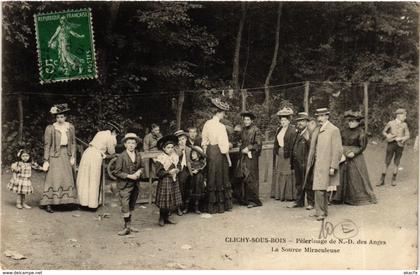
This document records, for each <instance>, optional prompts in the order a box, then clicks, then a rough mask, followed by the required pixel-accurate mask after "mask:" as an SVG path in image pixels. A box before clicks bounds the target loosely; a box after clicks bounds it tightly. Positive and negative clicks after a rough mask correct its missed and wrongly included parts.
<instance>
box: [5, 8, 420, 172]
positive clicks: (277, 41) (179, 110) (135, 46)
mask: <svg viewBox="0 0 420 275" xmlns="http://www.w3.org/2000/svg"><path fill="white" fill-rule="evenodd" d="M85 7H90V8H91V9H92V15H93V28H94V35H95V46H96V55H97V65H98V71H99V78H98V79H97V80H84V81H71V82H68V83H59V84H46V85H40V84H39V74H38V65H37V52H36V40H35V29H34V19H33V15H34V14H36V13H40V12H49V11H61V10H65V9H77V8H85ZM2 9H3V24H2V28H3V29H2V31H3V37H2V45H3V47H2V58H3V62H2V87H3V90H2V107H3V108H2V161H3V164H7V163H10V162H11V161H12V160H14V158H15V157H14V156H15V153H16V150H17V146H19V142H22V143H25V144H27V145H29V146H30V147H31V148H32V150H33V152H34V159H35V160H40V159H41V158H42V154H41V151H42V146H43V145H42V144H43V141H42V139H43V131H44V129H45V127H46V125H47V124H48V123H51V122H52V120H53V119H52V117H51V116H50V115H49V113H48V111H49V109H50V107H51V105H52V104H54V103H63V102H67V103H69V104H70V107H71V108H72V112H71V114H70V117H69V119H70V121H72V122H73V123H74V124H75V127H76V132H77V133H76V135H77V136H78V137H79V138H80V139H82V140H84V141H88V140H89V139H90V138H92V137H93V135H94V134H95V132H96V131H97V130H98V129H99V128H100V127H101V125H102V123H103V122H104V121H106V120H111V119H112V120H114V121H116V122H118V123H121V124H123V125H124V126H125V127H126V130H127V129H128V128H133V127H134V128H135V129H136V131H137V132H138V134H139V135H144V134H145V133H146V132H147V131H148V127H149V125H150V124H151V123H153V122H154V123H158V124H160V125H161V127H162V131H163V132H164V133H168V132H170V131H173V130H175V129H176V128H179V127H182V128H185V127H187V126H190V125H196V126H198V127H201V126H202V124H203V123H204V121H205V119H207V118H208V117H209V113H208V111H207V110H208V107H209V104H210V103H209V97H210V96H220V97H223V98H224V99H225V100H227V101H229V102H230V103H231V105H232V106H233V109H232V111H231V112H229V113H228V118H227V121H226V124H227V125H228V126H231V127H233V126H234V125H236V124H238V123H239V122H240V118H239V115H238V113H239V112H240V111H241V110H242V109H248V110H252V111H254V112H256V113H257V114H258V119H257V124H258V126H259V127H260V128H261V129H262V130H263V131H264V132H265V133H266V138H267V139H270V138H271V137H272V135H273V132H274V131H275V128H276V127H277V125H278V124H277V120H276V119H277V118H276V117H275V115H274V114H275V113H276V112H277V110H278V109H279V108H280V107H281V106H282V105H286V104H287V105H291V106H292V107H293V108H294V109H295V111H303V110H304V105H305V104H304V91H305V87H306V88H308V87H309V101H308V104H309V110H310V111H313V110H314V109H315V108H318V107H324V106H329V107H330V108H331V109H332V112H333V121H334V122H335V123H337V124H338V125H340V126H342V125H343V120H342V114H343V113H344V111H345V110H347V109H350V108H351V109H353V110H358V109H360V110H363V105H362V104H363V89H364V83H368V91H369V117H368V121H369V134H370V135H371V136H379V134H380V131H381V130H382V128H383V126H384V125H385V123H386V122H387V121H388V120H389V119H391V118H392V117H393V111H394V110H395V109H396V108H397V107H403V108H406V109H407V110H408V111H409V114H408V123H409V127H410V128H411V129H412V132H413V135H415V134H417V124H418V120H417V119H418V90H417V88H418V60H419V57H418V47H419V44H418V41H419V37H418V23H419V22H418V20H419V15H418V11H419V6H418V5H417V4H416V3H408V2H404V3H397V2H393V3H385V2H376V3H373V2H370V3H367V2H364V3H357V2H351V3H343V2H340V3H332V2H329V3H319V2H311V3H296V2H54V3H53V2H30V3H29V2H4V3H2ZM307 81H309V82H307ZM305 85H306V86H305ZM308 85H309V86H308ZM244 98H246V100H244ZM228 128H229V129H231V128H230V127H228Z"/></svg>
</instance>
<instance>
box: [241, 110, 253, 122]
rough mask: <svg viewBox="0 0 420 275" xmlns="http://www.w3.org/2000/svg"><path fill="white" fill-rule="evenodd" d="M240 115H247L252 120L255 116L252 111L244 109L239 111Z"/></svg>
mask: <svg viewBox="0 0 420 275" xmlns="http://www.w3.org/2000/svg"><path fill="white" fill-rule="evenodd" d="M241 117H249V118H250V119H252V120H254V119H255V117H256V116H255V115H254V113H252V112H246V111H245V112H242V113H241Z"/></svg>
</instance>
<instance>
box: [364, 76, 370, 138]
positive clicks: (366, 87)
mask: <svg viewBox="0 0 420 275" xmlns="http://www.w3.org/2000/svg"><path fill="white" fill-rule="evenodd" d="M368 86H369V82H364V83H363V106H364V108H365V132H366V133H367V132H368V115H369V94H368Z"/></svg>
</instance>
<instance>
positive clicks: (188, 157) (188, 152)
mask: <svg viewBox="0 0 420 275" xmlns="http://www.w3.org/2000/svg"><path fill="white" fill-rule="evenodd" d="M175 152H176V153H177V154H178V156H179V163H180V164H181V161H182V150H181V148H180V147H179V146H176V147H175ZM185 156H186V164H187V169H188V172H189V173H190V175H192V174H193V173H192V168H191V148H190V147H188V146H185Z"/></svg>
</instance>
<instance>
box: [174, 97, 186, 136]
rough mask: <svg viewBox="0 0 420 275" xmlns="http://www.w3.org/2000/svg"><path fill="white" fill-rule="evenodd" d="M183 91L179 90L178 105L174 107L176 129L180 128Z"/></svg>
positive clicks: (183, 98)
mask: <svg viewBox="0 0 420 275" xmlns="http://www.w3.org/2000/svg"><path fill="white" fill-rule="evenodd" d="M184 100H185V92H184V91H179V96H178V105H177V109H176V129H177V130H179V129H181V118H182V107H183V105H184Z"/></svg>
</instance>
